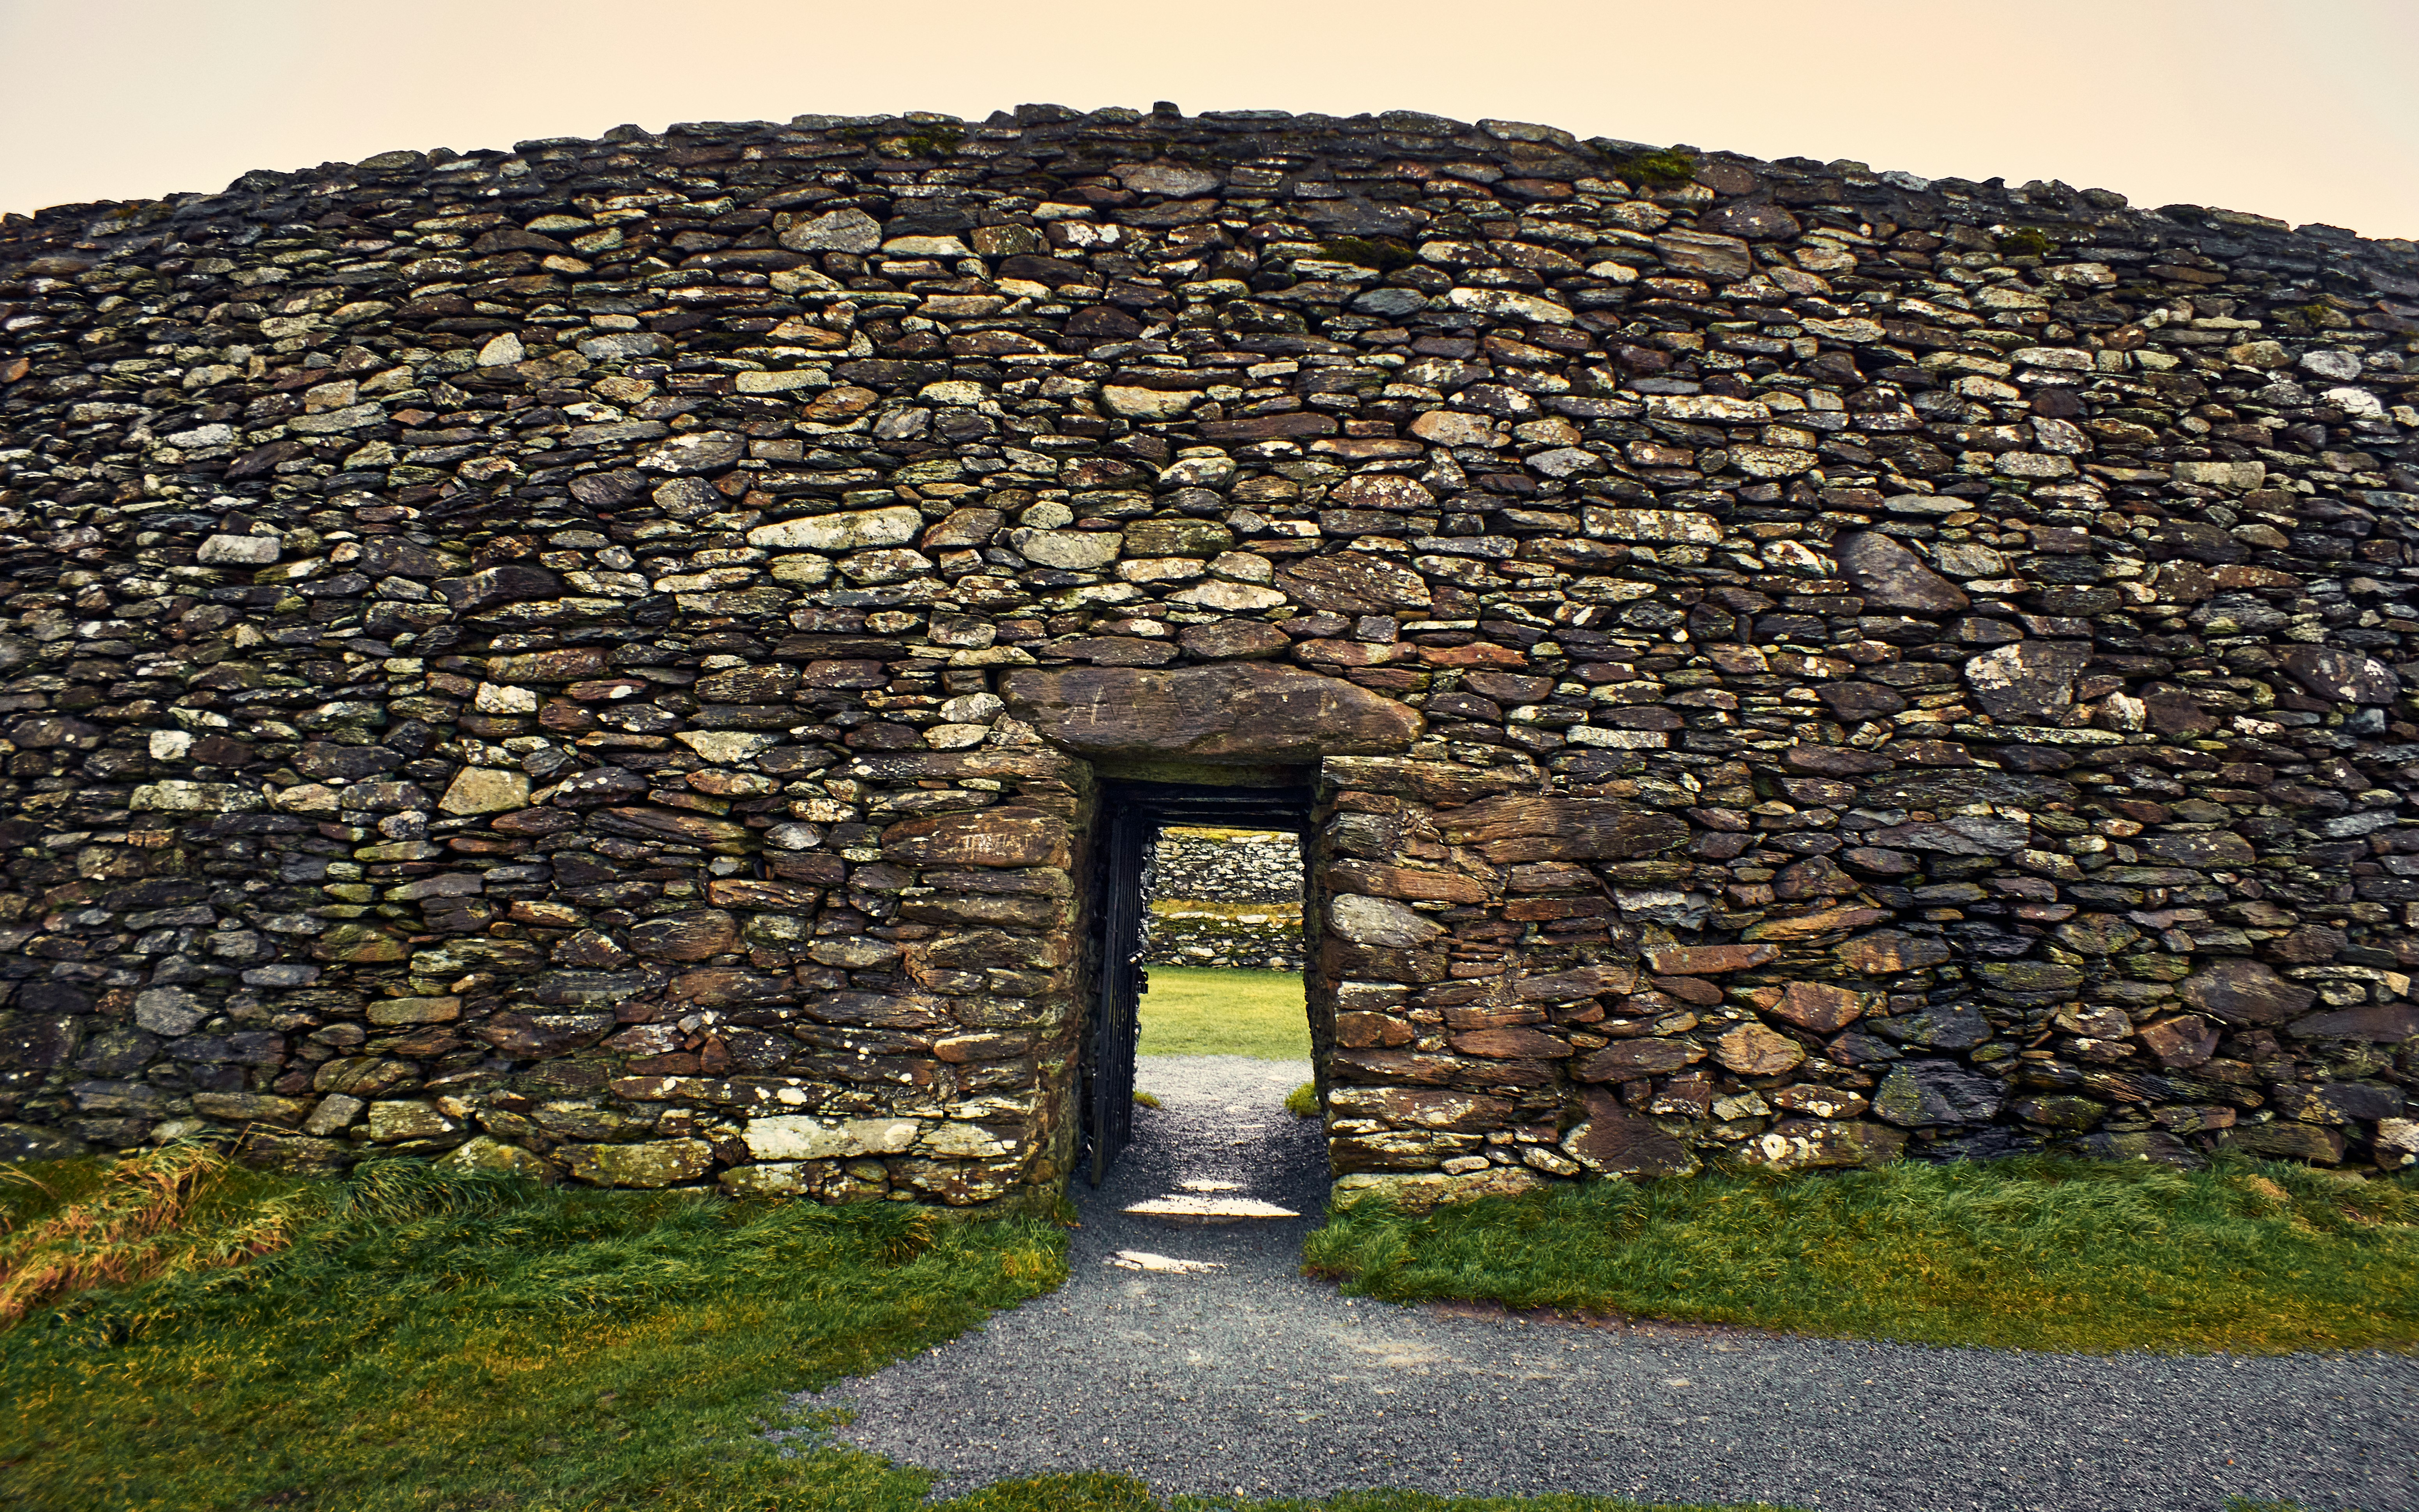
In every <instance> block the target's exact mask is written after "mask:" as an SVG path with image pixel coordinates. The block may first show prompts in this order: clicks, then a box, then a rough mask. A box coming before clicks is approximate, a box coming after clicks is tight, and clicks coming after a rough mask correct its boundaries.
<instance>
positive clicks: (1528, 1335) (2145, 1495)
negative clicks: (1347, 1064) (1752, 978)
mask: <svg viewBox="0 0 2419 1512" xmlns="http://www.w3.org/2000/svg"><path fill="white" fill-rule="evenodd" d="M1309 1073H1310V1067H1309V1064H1308V1063H1307V1062H1292V1063H1286V1062H1275V1063H1272V1062H1269V1061H1260V1060H1248V1059H1244V1058H1242V1057H1226V1056H1184V1057H1152V1058H1148V1059H1146V1060H1144V1061H1142V1062H1141V1066H1140V1072H1139V1074H1138V1076H1137V1078H1136V1086H1137V1087H1139V1088H1142V1089H1144V1090H1147V1091H1149V1092H1152V1093H1154V1094H1155V1095H1157V1096H1158V1097H1159V1099H1160V1100H1161V1103H1162V1104H1163V1105H1162V1106H1161V1107H1160V1108H1158V1109H1151V1108H1147V1107H1138V1108H1136V1109H1135V1110H1134V1142H1133V1144H1132V1146H1131V1147H1130V1148H1129V1149H1127V1150H1126V1152H1125V1154H1124V1156H1123V1157H1122V1158H1121V1159H1120V1160H1119V1162H1118V1164H1117V1166H1116V1167H1115V1168H1114V1169H1113V1170H1112V1171H1111V1173H1110V1178H1109V1180H1108V1182H1107V1184H1106V1185H1104V1186H1102V1187H1101V1188H1099V1189H1097V1190H1095V1189H1093V1188H1091V1187H1089V1186H1087V1185H1086V1184H1084V1183H1083V1181H1082V1180H1081V1178H1080V1176H1079V1178H1078V1180H1077V1182H1076V1184H1075V1186H1074V1189H1073V1190H1074V1195H1075V1201H1076V1206H1077V1208H1078V1210H1079V1211H1080V1212H1081V1213H1082V1227H1079V1228H1077V1229H1076V1230H1075V1231H1074V1233H1073V1234H1072V1235H1071V1251H1070V1256H1069V1262H1070V1267H1071V1275H1070V1278H1069V1280H1068V1283H1067V1285H1066V1286H1065V1287H1063V1288H1060V1289H1059V1290H1057V1291H1056V1292H1055V1293H1053V1294H1051V1295H1049V1296H1046V1297H1041V1298H1038V1299H1036V1300H1035V1301H1033V1302H1031V1303H1028V1304H1025V1306H1023V1307H1021V1308H1018V1309H1017V1310H1015V1311H1013V1312H1009V1313H1005V1314H1002V1315H1000V1316H998V1317H996V1318H994V1319H993V1320H992V1322H991V1324H990V1326H989V1327H988V1328H986V1329H984V1330H982V1331H980V1332H978V1333H974V1334H970V1335H966V1336H964V1337H963V1338H961V1339H958V1340H956V1341H955V1342H953V1343H950V1344H948V1345H944V1346H942V1347H940V1348H938V1349H935V1350H931V1351H929V1352H927V1353H925V1354H922V1355H919V1356H917V1357H916V1358H914V1359H911V1360H907V1361H903V1362H901V1363H900V1364H898V1365H893V1366H891V1367H890V1368H888V1369H886V1370H882V1371H879V1372H876V1373H875V1374H873V1375H871V1376H869V1377H866V1378H863V1379H861V1380H857V1381H844V1382H841V1383H840V1384H839V1385H836V1386H834V1387H832V1388H830V1389H829V1390H827V1391H825V1392H823V1393H820V1394H809V1395H806V1396H800V1397H799V1398H798V1400H797V1405H798V1406H800V1407H801V1408H809V1409H815V1408H832V1407H840V1406H848V1407H851V1408H853V1409H854V1411H855V1421H854V1422H853V1423H852V1424H850V1425H849V1426H848V1427H846V1428H844V1429H842V1430H841V1433H840V1437H841V1438H842V1439H843V1440H844V1441H845V1442H847V1443H853V1444H856V1445H859V1446H861V1447H864V1448H867V1449H871V1450H874V1451H876V1452H879V1453H882V1454H886V1455H888V1456H890V1457H891V1458H894V1459H897V1460H899V1461H901V1463H905V1464H913V1465H919V1466H924V1467H927V1468H930V1469H932V1470H935V1471H938V1472H939V1473H941V1477H942V1479H941V1482H940V1484H939V1486H938V1487H937V1488H936V1489H935V1493H934V1494H935V1496H936V1497H938V1496H944V1495H955V1494H959V1493H962V1492H963V1491H965V1490H967V1489H972V1488H973V1487H976V1486H979V1485H984V1484H988V1483H990V1482H992V1481H994V1480H1001V1479H1007V1478H1011V1477H1015V1476H1022V1475H1035V1474H1042V1473H1051V1472H1058V1471H1074V1470H1099V1469H1107V1470H1117V1471H1124V1472H1127V1473H1132V1474H1134V1475H1138V1476H1140V1477H1141V1478H1142V1479H1144V1480H1145V1481H1147V1482H1148V1483H1149V1485H1150V1487H1151V1489H1152V1490H1153V1491H1155V1492H1157V1493H1159V1494H1161V1495H1163V1496H1165V1495H1176V1494H1182V1493H1190V1494H1194V1495H1213V1494H1221V1493H1236V1492H1242V1493H1247V1494H1250V1495H1252V1496H1255V1497H1274V1496H1300V1497H1313V1496H1326V1495H1330V1494H1333V1493H1334V1492H1337V1491H1342V1490H1348V1489H1366V1488H1371V1487H1406V1488H1412V1489H1423V1490H1428V1491H1434V1492H1440V1493H1444V1492H1454V1493H1464V1494H1487V1495H1521V1494H1536V1493H1543V1492H1548V1491H1563V1492H1584V1493H1594V1494H1600V1495H1627V1496H1636V1497H1641V1498H1648V1499H1669V1500H1674V1501H1683V1500H1685V1501H1691V1502H1696V1501H1705V1502H1733V1501H1736V1502H1749V1501H1761V1502H1777V1503H1783V1504H1791V1505H1797V1506H1804V1507H1810V1508H1819V1509H1821V1512H1964V1509H1967V1508H1971V1509H1973V1512H2005V1509H2006V1508H2008V1507H2011V1506H2022V1507H2024V1508H2026V1512H2108V1509H2109V1508H2112V1507H2125V1508H2129V1509H2140V1512H2210V1509H2212V1508H2215V1507H2217V1506H2219V1505H2221V1504H2223V1503H2224V1502H2225V1500H2226V1498H2227V1497H2229V1496H2245V1497H2250V1498H2253V1499H2255V1500H2256V1499H2267V1498H2286V1497H2290V1498H2294V1499H2297V1500H2299V1501H2301V1502H2302V1503H2303V1504H2305V1505H2309V1506H2337V1505H2340V1506H2357V1507H2362V1508H2365V1509H2369V1512H2396V1509H2404V1508H2411V1507H2419V1478H2414V1474H2419V1412H2414V1410H2413V1408H2412V1405H2411V1404H2412V1400H2413V1397H2414V1393H2419V1362H2414V1361H2412V1360H2411V1359H2409V1358H2407V1357H2403V1356H2396V1355H2389V1354H2350V1355H2296V1356H2290V1357H2286V1358H2280V1359H2253V1358H2238V1357H2233V1356H2227V1355H2210V1356H2195V1357H2185V1358H2176V1357H2171V1356H2155V1355H2139V1354H2135V1355H2121V1356H2116V1357H2111V1358H2096V1357H2089V1356H2077V1355H2063V1354H2026V1353H2019V1352H2016V1351H2012V1350H1935V1349H1924V1348H1918V1347H1914V1346H1909V1345H1901V1344H1876V1343H1859V1342H1849V1341H1841V1340H1832V1339H1814V1338H1795V1337H1783V1336H1766V1335H1755V1334H1748V1333H1742V1332H1733V1331H1728V1330H1722V1329H1710V1328H1692V1327H1686V1326H1681V1325H1653V1324H1641V1325H1635V1326H1631V1327H1627V1328H1597V1327H1584V1326H1577V1325H1569V1324H1564V1323H1558V1322H1553V1321H1548V1320H1543V1319H1525V1318H1520V1317H1517V1316H1507V1315H1504V1314H1503V1313H1502V1312H1501V1311H1499V1310H1496V1309H1492V1308H1482V1307H1477V1306H1418V1307H1397V1306H1391V1305H1387V1304H1379V1303H1372V1302H1368V1301H1365V1300H1357V1301H1356V1300H1353V1299H1348V1298H1345V1297H1343V1296H1341V1295H1339V1294H1338V1292H1337V1291H1336V1289H1335V1288H1333V1286H1331V1285H1329V1284H1327V1283H1324V1282H1319V1281H1313V1280H1308V1279H1305V1278H1304V1277H1302V1275H1301V1274H1300V1273H1299V1269H1300V1262H1301V1250H1302V1239H1303V1237H1304V1236H1305V1235H1307V1234H1308V1233H1309V1232H1310V1231H1311V1230H1312V1229H1313V1228H1315V1227H1317V1226H1318V1225H1319V1223H1321V1222H1322V1221H1323V1213H1322V1211H1321V1210H1322V1209H1323V1206H1324V1198H1325V1196H1326V1186H1327V1173H1326V1169H1325V1162H1324V1160H1323V1159H1322V1153H1323V1141H1322V1140H1321V1139H1320V1138H1319V1135H1318V1127H1317V1123H1316V1122H1315V1121H1313V1120H1309V1119H1294V1118H1291V1117H1290V1116H1288V1115H1287V1114H1286V1113H1285V1112H1284V1110H1283V1108H1282V1107H1281V1105H1280V1099H1281V1098H1282V1097H1283V1096H1284V1094H1285V1092H1286V1091H1287V1090H1288V1089H1289V1088H1293V1087H1296V1086H1299V1085H1300V1084H1301V1083H1302V1081H1303V1080H1304V1079H1306V1078H1307V1077H1308V1075H1309ZM1204 1179H1206V1180H1239V1181H1241V1182H1243V1183H1244V1187H1245V1195H1248V1196H1258V1197H1264V1198H1267V1199H1269V1200H1271V1201H1274V1202H1278V1203H1282V1204H1284V1205H1286V1206H1287V1207H1292V1208H1297V1209H1299V1210H1300V1211H1302V1213H1303V1216H1302V1218H1300V1219H1298V1220H1294V1221H1291V1222H1285V1223H1271V1224H1267V1225H1262V1226H1240V1225H1239V1226H1234V1227H1211V1228H1186V1227H1175V1226H1172V1225H1166V1224H1159V1223H1151V1222H1148V1221H1145V1220H1138V1219H1133V1218H1130V1217H1128V1216H1126V1215H1125V1214H1124V1213H1123V1212H1122V1211H1120V1210H1121V1209H1123V1208H1124V1207H1125V1206H1126V1205H1128V1204H1129V1203H1132V1202H1134V1201H1137V1200H1141V1199H1143V1198H1146V1197H1150V1196H1159V1195H1162V1194H1163V1193H1167V1192H1170V1191H1173V1190H1175V1189H1176V1183H1177V1182H1179V1181H1181V1180H1204ZM1121 1250H1132V1251H1144V1252H1148V1253H1151V1254H1155V1255H1163V1256H1166V1257H1171V1258H1176V1259H1184V1260H1195V1261H1209V1262H1212V1263H1216V1264H1219V1265H1222V1266H1223V1267H1224V1269H1222V1270H1217V1271H1211V1272H1207V1273H1198V1274H1189V1275H1187V1274H1174V1275H1171V1274H1164V1273H1148V1272H1146V1273H1137V1272H1135V1271H1132V1270H1129V1269H1125V1268H1123V1267H1120V1266H1118V1265H1117V1264H1115V1263H1114V1262H1113V1257H1115V1256H1116V1255H1117V1252H1119V1251H1121Z"/></svg>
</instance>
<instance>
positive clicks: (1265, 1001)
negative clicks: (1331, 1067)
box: [1138, 966, 1310, 1060]
mask: <svg viewBox="0 0 2419 1512" xmlns="http://www.w3.org/2000/svg"><path fill="white" fill-rule="evenodd" d="M1138 1050H1139V1053H1140V1054H1142V1055H1146V1056H1253V1057H1258V1058H1259V1059H1262V1060H1308V1059H1309V1058H1310V1017H1309V1013H1308V1011H1307V1010H1306V1009H1305V1008H1304V1007H1303V1004H1302V975H1301V973H1299V972H1292V971H1247V970H1244V969H1242V968H1241V967H1219V968H1216V969H1211V968H1208V967H1202V966H1153V967H1151V968H1150V990H1149V991H1148V992H1147V993H1145V994H1143V998H1142V1038H1141V1041H1140V1043H1139V1046H1138Z"/></svg>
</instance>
